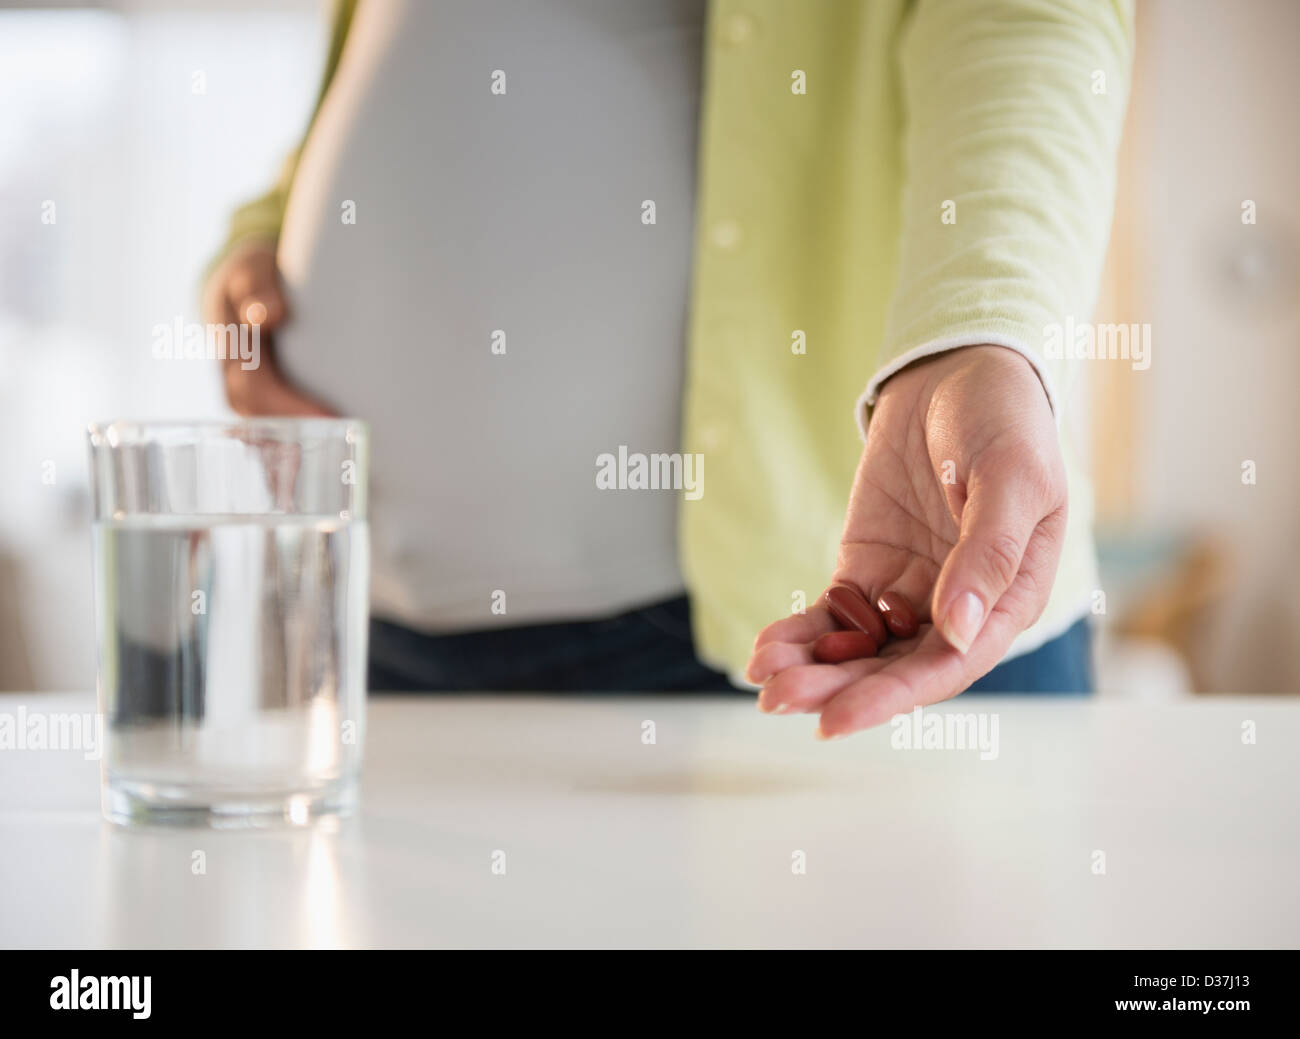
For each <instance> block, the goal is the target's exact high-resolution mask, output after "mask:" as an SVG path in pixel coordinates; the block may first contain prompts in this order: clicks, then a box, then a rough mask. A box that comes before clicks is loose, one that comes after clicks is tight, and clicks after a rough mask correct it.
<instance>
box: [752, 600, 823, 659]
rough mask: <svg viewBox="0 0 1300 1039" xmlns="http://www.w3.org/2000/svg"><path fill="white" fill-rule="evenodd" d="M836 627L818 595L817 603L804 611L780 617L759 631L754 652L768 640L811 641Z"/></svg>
mask: <svg viewBox="0 0 1300 1039" xmlns="http://www.w3.org/2000/svg"><path fill="white" fill-rule="evenodd" d="M837 627H838V625H837V624H836V623H835V621H834V619H833V618H832V617H831V615H830V614H829V613H828V612H827V611H826V607H825V606H823V605H822V604H821V599H820V597H818V601H817V604H816V605H815V606H809V607H808V609H807V610H806V611H805V612H803V613H792V614H790V616H788V617H782V618H781V619H780V620H779V621H773V622H772V623H771V624H769V625H768V626H767V627H766V628H764V629H763V630H762V631H760V632H759V633H758V638H756V639H755V640H754V652H755V653H757V652H758V651H759V650H760V649H761V648H762V647H763V646H765V645H767V643H769V642H812V641H813V640H814V639H815V638H817V636H818V635H824V634H825V633H826V632H828V631H835V630H836V628H837Z"/></svg>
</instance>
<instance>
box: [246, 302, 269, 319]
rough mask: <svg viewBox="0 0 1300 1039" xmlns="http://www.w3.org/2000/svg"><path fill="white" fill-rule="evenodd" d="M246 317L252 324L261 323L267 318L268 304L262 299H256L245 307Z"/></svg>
mask: <svg viewBox="0 0 1300 1039" xmlns="http://www.w3.org/2000/svg"><path fill="white" fill-rule="evenodd" d="M244 318H245V319H246V320H247V321H248V323H249V324H250V325H260V324H261V323H262V322H264V321H265V320H266V304H265V303H263V302H261V301H260V300H254V301H253V302H252V303H250V304H248V306H247V307H246V308H245V310H244Z"/></svg>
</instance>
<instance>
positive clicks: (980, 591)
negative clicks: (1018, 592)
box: [932, 466, 1049, 653]
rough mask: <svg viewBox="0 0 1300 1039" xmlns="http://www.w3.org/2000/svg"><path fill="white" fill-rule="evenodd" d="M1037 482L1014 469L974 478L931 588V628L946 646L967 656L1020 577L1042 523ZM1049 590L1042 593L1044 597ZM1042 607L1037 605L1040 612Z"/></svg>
mask: <svg viewBox="0 0 1300 1039" xmlns="http://www.w3.org/2000/svg"><path fill="white" fill-rule="evenodd" d="M1043 499H1044V495H1043V494H1042V491H1041V481H1036V480H1033V479H1027V478H1025V477H1024V476H1023V475H1022V474H1021V472H1019V471H1018V470H1017V469H1016V468H1015V467H1013V466H1006V467H993V466H990V467H987V468H986V469H985V470H984V471H983V473H982V474H978V475H973V476H972V478H971V480H970V482H969V483H968V484H967V496H966V502H965V505H964V507H963V508H962V513H961V535H960V537H959V538H958V539H957V544H956V545H955V546H954V547H953V549H952V551H951V552H950V553H949V554H948V558H947V559H946V560H945V561H944V564H943V568H942V569H941V570H940V572H939V579H938V581H937V582H936V584H935V589H934V599H933V606H932V612H933V616H934V622H935V626H936V627H937V628H938V629H939V631H940V632H941V633H942V634H943V637H944V638H945V639H946V640H947V641H948V643H949V645H951V646H953V647H954V648H955V649H957V650H958V651H959V652H961V653H966V652H968V651H969V650H970V648H971V646H972V645H973V644H974V642H975V640H976V638H978V636H979V634H980V631H981V630H982V629H983V627H984V624H985V622H986V620H987V619H988V617H989V615H990V612H991V611H992V609H993V607H994V606H995V605H996V604H997V602H998V600H1000V599H1001V598H1002V596H1003V595H1004V594H1005V593H1006V591H1007V589H1009V588H1010V587H1011V584H1012V582H1013V581H1014V580H1015V579H1016V575H1017V574H1018V573H1020V565H1021V561H1022V559H1023V558H1024V555H1025V549H1026V548H1027V547H1028V545H1029V540H1030V538H1031V537H1032V536H1033V534H1034V530H1035V528H1037V526H1038V524H1039V522H1040V521H1041V520H1042V519H1043V518H1044V512H1045V507H1044V500H1043ZM1048 590H1049V589H1048V588H1044V589H1043V592H1044V596H1045V593H1046V591H1048ZM1044 604H1045V603H1038V604H1037V605H1038V608H1039V610H1040V611H1041V608H1042V606H1043V605H1044Z"/></svg>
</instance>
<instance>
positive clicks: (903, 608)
mask: <svg viewBox="0 0 1300 1039" xmlns="http://www.w3.org/2000/svg"><path fill="white" fill-rule="evenodd" d="M876 608H877V609H878V610H879V611H880V612H881V614H882V615H883V616H884V618H885V626H886V627H887V628H889V633H890V634H891V635H896V636H898V638H900V639H910V638H911V637H912V636H913V635H915V634H916V633H917V631H919V630H920V628H921V622H920V621H918V620H917V619H916V611H915V610H914V609H912V604H911V603H910V602H908V601H907V600H906V599H904V598H903V596H902V595H900V594H899V593H898V592H885V593H884V594H883V595H882V596H881V597H880V598H879V599H877V600H876Z"/></svg>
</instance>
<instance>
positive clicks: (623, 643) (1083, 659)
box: [369, 596, 1092, 696]
mask: <svg viewBox="0 0 1300 1039" xmlns="http://www.w3.org/2000/svg"><path fill="white" fill-rule="evenodd" d="M369 681H370V688H371V689H372V690H374V691H375V692H424V691H429V692H457V691H461V690H464V691H467V692H472V691H476V690H482V691H495V692H512V691H535V692H585V691H598V692H679V693H706V692H748V693H749V695H751V696H752V695H753V693H752V692H750V691H748V690H741V689H738V688H737V687H736V686H734V685H732V684H731V682H730V681H728V679H727V676H726V675H724V674H722V673H721V672H719V671H714V670H713V669H712V668H709V667H706V666H705V665H704V664H702V663H700V661H699V660H698V658H697V657H696V656H695V646H694V644H693V642H692V640H691V608H690V601H689V600H688V599H687V598H686V597H685V596H681V597H680V598H676V599H669V600H668V601H666V602H660V603H655V604H653V605H651V606H645V607H641V608H640V609H635V610H629V611H628V612H627V613H624V614H620V615H619V616H617V617H611V618H609V619H606V620H594V621H568V622H565V623H561V624H530V625H525V626H523V627H509V628H505V627H503V628H486V629H483V630H480V631H470V632H462V633H457V634H454V635H425V634H421V633H420V632H417V631H412V630H410V629H409V628H404V627H402V626H400V625H397V624H392V623H390V622H388V621H384V620H378V619H376V620H375V621H373V622H372V623H371V625H370V674H369ZM971 690H972V691H974V692H1003V693H1028V692H1045V693H1064V692H1091V691H1092V664H1091V635H1090V633H1089V630H1088V626H1087V624H1086V622H1084V621H1080V622H1079V623H1078V624H1076V625H1075V626H1074V627H1073V628H1071V629H1070V630H1069V631H1067V632H1066V633H1065V634H1064V635H1062V636H1061V637H1060V638H1057V639H1053V640H1052V641H1051V642H1049V643H1047V644H1046V645H1045V646H1043V647H1041V648H1040V649H1038V650H1036V651H1034V652H1033V653H1028V654H1026V655H1025V656H1022V657H1018V658H1016V659H1015V660H1011V661H1008V662H1007V663H1005V664H1001V665H999V666H998V667H996V668H994V669H993V670H992V671H991V672H990V673H989V674H987V675H985V676H984V678H982V679H980V680H979V681H978V682H976V683H975V685H974V686H972V687H971Z"/></svg>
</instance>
